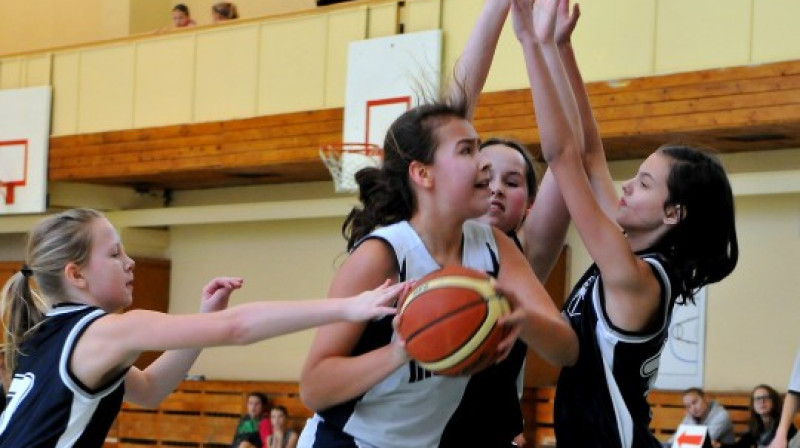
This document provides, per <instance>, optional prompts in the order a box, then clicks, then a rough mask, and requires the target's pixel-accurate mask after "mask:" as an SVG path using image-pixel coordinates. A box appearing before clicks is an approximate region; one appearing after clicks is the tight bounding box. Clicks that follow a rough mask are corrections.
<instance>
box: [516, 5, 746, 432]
mask: <svg viewBox="0 0 800 448" xmlns="http://www.w3.org/2000/svg"><path fill="white" fill-rule="evenodd" d="M531 3H532V2H531V0H514V1H513V6H512V7H513V11H514V30H515V33H516V35H517V38H518V40H519V41H520V43H521V45H522V48H523V53H524V55H525V62H526V66H527V68H528V75H529V80H530V82H531V89H532V92H533V97H534V107H535V109H536V118H537V121H538V123H539V130H540V133H541V137H542V138H541V140H542V150H543V153H544V157H545V160H546V161H547V163H548V165H549V167H550V169H551V170H552V172H553V174H554V176H555V179H556V181H557V183H558V185H559V186H560V187H561V191H562V194H563V196H564V200H565V202H566V205H567V208H568V210H569V212H570V215H571V217H572V220H573V221H574V223H575V226H576V227H577V230H578V233H579V234H580V237H581V239H582V240H583V242H584V244H585V245H586V248H587V249H588V251H589V254H590V255H591V256H592V258H593V260H594V262H595V264H594V265H593V266H591V267H590V268H589V270H588V271H587V272H586V273H585V274H584V276H583V278H582V279H581V280H580V281H579V283H578V284H577V285H576V287H575V289H574V290H573V292H572V293H571V295H570V297H569V299H568V301H567V303H566V305H565V307H564V314H565V315H566V317H567V318H568V319H569V321H570V323H571V325H572V327H573V328H574V330H575V331H576V333H577V334H578V338H579V340H580V354H579V357H578V361H577V363H576V364H575V365H574V366H569V367H566V368H564V369H562V371H561V375H560V377H559V381H558V387H557V391H556V403H555V428H556V439H557V442H558V445H559V446H568V447H606V446H607V447H657V446H659V445H658V441H657V440H656V439H655V438H654V437H653V435H652V434H651V433H650V431H649V429H648V425H649V421H650V409H649V406H648V404H647V401H646V395H647V392H648V390H649V387H650V385H651V383H652V381H653V380H654V379H655V375H656V373H657V371H658V360H659V356H660V354H661V350H662V349H663V345H664V342H665V340H666V336H667V333H666V331H667V328H668V325H669V320H670V316H671V311H672V307H673V305H674V304H675V303H676V302H677V303H683V302H686V301H689V302H691V301H692V298H693V294H694V293H695V292H696V291H697V290H698V289H699V288H702V287H703V286H705V285H707V284H709V283H714V282H717V281H720V280H722V279H723V278H725V277H726V276H727V275H728V274H730V273H731V272H732V271H733V269H734V267H735V266H736V262H737V260H738V245H737V240H736V228H735V222H734V206H733V195H732V192H731V188H730V184H729V182H728V178H727V175H726V174H725V171H724V169H723V168H722V166H721V164H720V163H719V161H718V160H717V159H716V158H715V157H713V156H711V155H710V154H708V153H706V152H704V151H701V150H698V149H695V148H691V147H687V146H682V145H665V146H662V147H661V148H659V149H658V150H657V151H656V152H655V153H653V154H652V155H651V156H650V157H648V158H647V159H646V160H645V161H644V163H642V165H641V166H640V168H639V171H638V173H637V174H636V176H635V177H634V178H633V179H631V180H629V181H627V182H625V183H624V184H623V187H622V195H623V197H622V199H619V200H618V199H617V197H616V193H615V191H614V188H613V184H612V182H611V176H610V174H609V172H608V166H607V163H606V160H605V156H604V154H603V151H602V144H601V143H600V141H599V138H596V136H582V135H581V128H580V126H579V124H578V122H579V120H581V119H587V117H588V119H592V118H591V109H590V107H589V102H588V98H587V96H586V94H585V90H584V89H583V83H582V81H581V79H580V74H579V72H578V69H577V64H575V59H574V56H573V54H572V49H571V46H570V45H569V44H568V43H563V42H559V40H558V38H557V35H556V32H557V31H556V30H557V29H558V24H559V23H565V21H568V20H569V18H570V13H569V6H568V0H536V2H535V3H534V4H533V5H531ZM531 9H533V13H532V12H531ZM576 13H577V10H574V11H573V16H575V14H576ZM588 137H591V138H596V141H594V142H592V143H591V144H587V140H585V139H587V138H588ZM582 147H583V148H582ZM582 150H583V151H585V154H584V155H583V156H581V151H582ZM578 429H579V430H578Z"/></svg>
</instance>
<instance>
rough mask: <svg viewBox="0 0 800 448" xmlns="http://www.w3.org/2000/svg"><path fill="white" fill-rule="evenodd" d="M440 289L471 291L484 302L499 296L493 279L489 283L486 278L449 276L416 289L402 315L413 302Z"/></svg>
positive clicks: (407, 301) (424, 283) (405, 305)
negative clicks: (427, 293)
mask: <svg viewBox="0 0 800 448" xmlns="http://www.w3.org/2000/svg"><path fill="white" fill-rule="evenodd" d="M440 288H461V289H470V290H473V291H475V292H477V293H478V295H480V296H481V297H482V298H483V299H484V300H488V299H490V298H492V297H494V296H496V295H497V292H496V291H495V290H494V282H493V281H492V280H491V279H489V281H487V279H485V278H474V277H463V276H455V275H448V276H444V277H439V278H434V279H431V280H428V281H425V282H423V283H422V284H421V285H419V286H417V287H416V288H414V289H413V290H412V291H411V292H410V293H409V294H408V296H406V298H405V300H404V301H403V305H402V307H401V308H400V313H402V312H403V311H405V309H406V308H408V306H409V305H410V304H411V302H413V301H414V300H415V299H416V298H418V297H420V296H421V295H423V294H425V293H426V292H429V291H433V290H436V289H440Z"/></svg>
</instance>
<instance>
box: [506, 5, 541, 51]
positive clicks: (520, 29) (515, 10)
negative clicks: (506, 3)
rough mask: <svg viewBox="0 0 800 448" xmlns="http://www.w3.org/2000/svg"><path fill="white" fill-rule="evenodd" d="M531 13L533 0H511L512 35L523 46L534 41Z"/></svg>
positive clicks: (534, 34)
mask: <svg viewBox="0 0 800 448" xmlns="http://www.w3.org/2000/svg"><path fill="white" fill-rule="evenodd" d="M532 11H533V0H511V21H512V24H513V25H514V35H515V36H517V40H519V41H520V42H521V43H523V44H525V43H526V42H530V41H534V42H535V41H536V33H534V31H533V13H532Z"/></svg>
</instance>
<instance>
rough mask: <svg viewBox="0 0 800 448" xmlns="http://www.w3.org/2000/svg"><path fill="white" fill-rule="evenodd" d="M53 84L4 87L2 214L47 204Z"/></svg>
mask: <svg viewBox="0 0 800 448" xmlns="http://www.w3.org/2000/svg"><path fill="white" fill-rule="evenodd" d="M51 98H52V90H51V88H50V87H49V86H45V87H31V88H25V89H12V90H0V182H3V183H10V186H7V187H3V188H0V215H4V214H21V213H42V212H44V211H45V210H46V208H47V153H48V147H49V141H50V107H51V106H50V105H51Z"/></svg>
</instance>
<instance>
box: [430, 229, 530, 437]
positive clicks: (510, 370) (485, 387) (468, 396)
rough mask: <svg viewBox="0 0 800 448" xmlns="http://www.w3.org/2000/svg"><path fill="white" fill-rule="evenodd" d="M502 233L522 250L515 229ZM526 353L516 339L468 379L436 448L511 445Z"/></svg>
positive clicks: (519, 417) (517, 420)
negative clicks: (506, 352)
mask: <svg viewBox="0 0 800 448" xmlns="http://www.w3.org/2000/svg"><path fill="white" fill-rule="evenodd" d="M506 235H508V237H509V238H511V240H512V241H513V242H514V244H516V245H517V248H519V250H520V251H522V243H520V241H519V239H518V238H517V234H516V232H509V233H507V234H506ZM498 273H499V270H498ZM527 354H528V346H527V345H525V343H524V342H522V339H517V341H516V342H515V343H514V347H512V348H511V353H509V355H508V357H507V358H506V359H504V360H503V361H502V362H500V363H497V364H493V365H492V366H490V367H489V368H487V369H486V370H483V371H481V372H478V373H477V374H476V375H473V376H472V377H471V378H470V379H469V383H468V384H467V390H466V391H465V392H464V396H463V397H462V398H461V403H459V405H458V409H456V413H455V414H454V415H453V417H451V418H450V421H449V422H448V423H447V426H446V427H445V429H444V434H443V435H442V440H441V441H440V443H439V447H440V448H451V447H452V448H463V447H467V446H480V447H508V446H511V441H512V440H514V437H516V436H517V435H518V434H519V433H521V432H522V426H523V421H522V408H521V407H520V403H519V401H520V398H521V397H522V388H523V379H524V375H525V357H526V355H527ZM474 428H481V430H480V431H476V430H475V429H474Z"/></svg>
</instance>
